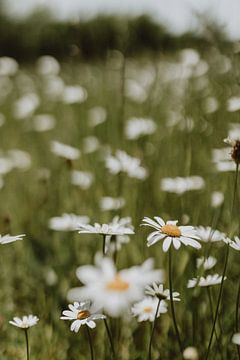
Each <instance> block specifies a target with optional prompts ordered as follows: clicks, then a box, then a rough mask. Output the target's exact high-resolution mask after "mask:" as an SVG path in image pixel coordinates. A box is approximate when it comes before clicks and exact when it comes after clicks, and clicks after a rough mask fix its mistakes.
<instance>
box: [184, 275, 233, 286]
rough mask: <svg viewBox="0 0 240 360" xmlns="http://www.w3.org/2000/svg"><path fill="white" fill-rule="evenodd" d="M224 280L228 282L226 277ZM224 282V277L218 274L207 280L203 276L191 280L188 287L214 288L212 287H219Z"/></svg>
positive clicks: (209, 276) (208, 277)
mask: <svg viewBox="0 0 240 360" xmlns="http://www.w3.org/2000/svg"><path fill="white" fill-rule="evenodd" d="M224 280H226V276H225V277H224ZM221 282H222V276H220V275H218V274H214V275H207V277H206V278H204V277H203V276H201V277H200V278H193V279H191V280H188V284H187V287H188V288H193V287H195V286H200V287H205V286H212V285H218V284H221Z"/></svg>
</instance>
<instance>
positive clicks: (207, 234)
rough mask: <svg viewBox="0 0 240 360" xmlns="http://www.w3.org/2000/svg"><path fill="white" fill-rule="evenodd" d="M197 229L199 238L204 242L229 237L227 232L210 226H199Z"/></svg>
mask: <svg viewBox="0 0 240 360" xmlns="http://www.w3.org/2000/svg"><path fill="white" fill-rule="evenodd" d="M196 230H197V234H198V236H199V240H201V241H203V242H215V241H223V240H224V239H225V238H226V237H227V236H226V234H225V233H223V232H221V231H219V230H216V229H212V228H211V227H210V226H206V227H204V226H197V227H196Z"/></svg>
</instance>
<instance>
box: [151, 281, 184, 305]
mask: <svg viewBox="0 0 240 360" xmlns="http://www.w3.org/2000/svg"><path fill="white" fill-rule="evenodd" d="M145 293H146V294H147V295H151V296H156V297H157V298H159V299H165V300H170V291H169V289H165V290H164V289H163V284H159V285H158V284H157V283H153V284H152V285H151V286H150V285H147V286H146V288H145ZM179 296H180V294H179V293H178V292H176V291H174V292H173V293H172V297H173V301H180V298H179Z"/></svg>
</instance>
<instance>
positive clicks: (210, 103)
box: [203, 96, 219, 114]
mask: <svg viewBox="0 0 240 360" xmlns="http://www.w3.org/2000/svg"><path fill="white" fill-rule="evenodd" d="M218 108H219V104H218V101H217V99H216V98H215V97H213V96H210V97H207V98H206V99H205V101H204V104H203V109H204V112H205V114H212V113H214V112H215V111H217V110H218Z"/></svg>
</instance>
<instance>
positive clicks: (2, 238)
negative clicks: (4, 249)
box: [0, 234, 25, 245]
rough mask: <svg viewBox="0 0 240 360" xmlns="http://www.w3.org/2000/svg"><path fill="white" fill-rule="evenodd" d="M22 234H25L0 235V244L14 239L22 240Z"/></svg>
mask: <svg viewBox="0 0 240 360" xmlns="http://www.w3.org/2000/svg"><path fill="white" fill-rule="evenodd" d="M24 236H25V234H21V235H14V236H11V235H9V234H7V235H0V244H2V245H4V244H8V243H11V242H14V241H18V240H23V237H24Z"/></svg>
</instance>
